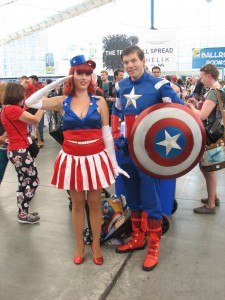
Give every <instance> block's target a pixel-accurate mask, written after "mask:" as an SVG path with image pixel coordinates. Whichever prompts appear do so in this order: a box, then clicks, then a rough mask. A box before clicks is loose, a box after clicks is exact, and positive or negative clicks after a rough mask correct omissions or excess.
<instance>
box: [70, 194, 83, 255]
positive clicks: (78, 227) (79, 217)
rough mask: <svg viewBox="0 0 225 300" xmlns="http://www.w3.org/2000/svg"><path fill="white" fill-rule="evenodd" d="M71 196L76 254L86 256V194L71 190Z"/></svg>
mask: <svg viewBox="0 0 225 300" xmlns="http://www.w3.org/2000/svg"><path fill="white" fill-rule="evenodd" d="M70 196H71V200H72V222H73V230H74V235H75V239H76V251H75V256H78V257H83V256H84V240H83V230H84V213H85V212H84V207H85V194H84V192H77V191H75V190H70Z"/></svg>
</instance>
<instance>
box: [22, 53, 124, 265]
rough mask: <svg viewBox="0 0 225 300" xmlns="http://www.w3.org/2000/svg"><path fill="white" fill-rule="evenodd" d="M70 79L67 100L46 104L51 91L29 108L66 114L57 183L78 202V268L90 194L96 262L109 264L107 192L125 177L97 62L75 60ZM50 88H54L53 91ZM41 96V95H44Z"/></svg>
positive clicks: (37, 97) (75, 204) (32, 101)
mask: <svg viewBox="0 0 225 300" xmlns="http://www.w3.org/2000/svg"><path fill="white" fill-rule="evenodd" d="M70 65H71V68H70V70H69V75H70V76H69V78H68V77H66V78H64V80H65V79H67V80H66V82H65V84H64V95H63V96H58V97H53V98H45V97H43V98H42V99H41V100H40V98H41V97H40V96H43V95H44V93H46V91H45V90H44V89H45V88H43V89H41V90H40V91H41V92H39V91H38V92H37V93H35V94H37V95H35V94H34V95H32V96H31V97H30V98H29V99H28V100H27V101H28V102H26V105H28V106H29V107H33V108H40V107H41V108H42V109H48V110H56V111H60V112H61V113H62V114H63V135H64V142H63V145H62V149H61V151H60V152H59V154H58V156H57V158H56V161H55V165H54V174H53V178H52V184H54V185H55V186H57V187H58V188H59V189H66V190H70V195H71V198H72V221H73V229H74V234H75V239H76V250H75V255H74V263H75V264H81V263H82V262H83V261H84V250H85V244H84V241H83V228H84V222H85V210H84V207H85V191H87V201H88V205H89V214H90V223H91V231H92V235H93V242H92V245H91V248H92V255H93V261H94V263H95V264H97V265H101V264H103V256H102V252H101V248H100V230H101V224H102V212H101V192H102V188H105V187H108V186H110V185H111V184H113V183H114V182H115V179H114V178H115V177H117V176H118V175H119V174H123V175H125V176H127V177H129V175H128V174H127V173H126V172H125V171H123V170H122V169H121V168H120V167H119V166H118V164H117V161H116V156H115V151H114V144H113V139H112V135H111V131H110V128H109V121H108V120H109V112H108V107H107V104H106V102H105V99H104V98H103V97H99V96H93V94H95V87H94V82H93V80H92V74H93V70H94V68H95V66H96V65H95V62H94V61H92V60H88V61H86V60H85V58H84V56H83V55H78V56H75V57H73V58H72V59H71V60H70ZM46 88H47V89H49V88H52V87H49V86H47V87H46ZM40 93H41V94H40Z"/></svg>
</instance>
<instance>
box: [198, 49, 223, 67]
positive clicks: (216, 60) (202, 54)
mask: <svg viewBox="0 0 225 300" xmlns="http://www.w3.org/2000/svg"><path fill="white" fill-rule="evenodd" d="M205 64H213V65H216V66H217V67H218V68H225V47H219V48H193V49H192V68H193V69H199V68H201V67H202V66H204V65H205Z"/></svg>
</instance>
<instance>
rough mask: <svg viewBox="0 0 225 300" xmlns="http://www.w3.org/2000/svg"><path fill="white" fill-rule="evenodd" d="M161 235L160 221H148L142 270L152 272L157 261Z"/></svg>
mask: <svg viewBox="0 0 225 300" xmlns="http://www.w3.org/2000/svg"><path fill="white" fill-rule="evenodd" d="M161 235H162V220H149V219H148V239H149V240H148V250H147V254H146V256H145V260H144V264H143V270H144V271H151V270H153V269H154V268H155V267H156V265H157V263H158V261H159V244H160V239H161Z"/></svg>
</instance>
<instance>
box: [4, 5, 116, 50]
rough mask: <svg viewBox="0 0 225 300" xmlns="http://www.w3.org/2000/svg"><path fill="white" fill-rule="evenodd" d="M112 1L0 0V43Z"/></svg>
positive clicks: (5, 42) (10, 40)
mask: <svg viewBox="0 0 225 300" xmlns="http://www.w3.org/2000/svg"><path fill="white" fill-rule="evenodd" d="M112 1H113V0H62V1H59V0H38V1H30V0H0V28H1V31H0V45H4V44H7V43H9V42H12V41H14V40H16V39H19V38H21V37H24V36H27V35H29V34H31V33H34V32H37V31H40V30H43V29H45V28H47V27H50V26H52V25H54V24H56V23H59V22H62V21H65V20H67V19H69V18H73V17H75V16H78V15H81V14H83V13H85V12H88V11H90V10H92V9H95V8H97V7H100V6H102V5H104V4H107V3H110V2H112Z"/></svg>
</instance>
